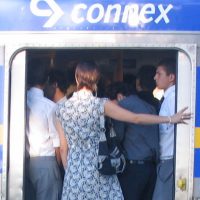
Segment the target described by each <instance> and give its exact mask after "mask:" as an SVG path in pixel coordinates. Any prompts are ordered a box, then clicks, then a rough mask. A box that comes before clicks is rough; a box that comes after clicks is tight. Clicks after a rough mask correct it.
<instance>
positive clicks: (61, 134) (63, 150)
mask: <svg viewBox="0 0 200 200" xmlns="http://www.w3.org/2000/svg"><path fill="white" fill-rule="evenodd" d="M55 124H56V130H57V132H58V134H59V138H60V156H61V160H62V164H63V167H64V169H66V166H67V154H68V144H67V140H66V137H65V134H64V130H63V128H62V126H61V124H60V122H59V121H58V119H56V122H55Z"/></svg>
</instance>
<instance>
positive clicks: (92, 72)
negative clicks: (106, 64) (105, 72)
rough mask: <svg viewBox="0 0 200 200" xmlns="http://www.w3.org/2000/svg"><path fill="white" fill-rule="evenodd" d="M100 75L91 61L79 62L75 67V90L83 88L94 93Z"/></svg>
mask: <svg viewBox="0 0 200 200" xmlns="http://www.w3.org/2000/svg"><path fill="white" fill-rule="evenodd" d="M99 77H100V74H99V70H98V68H97V65H96V64H95V63H94V62H93V61H81V62H79V63H78V64H77V66H76V71H75V78H76V81H77V89H78V90H80V89H82V88H83V87H86V88H87V89H89V90H91V91H93V92H95V91H96V90H97V83H98V80H99Z"/></svg>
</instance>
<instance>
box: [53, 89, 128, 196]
mask: <svg viewBox="0 0 200 200" xmlns="http://www.w3.org/2000/svg"><path fill="white" fill-rule="evenodd" d="M105 102H106V99H100V98H97V97H94V96H93V95H92V93H91V92H89V91H78V92H75V93H74V94H73V96H72V97H71V98H70V99H69V100H67V101H65V102H63V103H62V104H61V105H59V107H58V109H57V111H56V115H57V117H58V119H59V120H60V122H61V124H62V126H63V128H64V131H65V134H66V139H67V142H68V146H69V152H68V158H67V168H66V170H65V178H64V183H63V193H62V200H123V199H124V198H123V195H122V191H121V188H120V185H119V182H118V179H117V176H116V175H112V176H105V175H101V174H99V172H98V170H97V158H98V157H97V155H98V144H99V139H100V115H101V113H102V112H103V111H104V103H105Z"/></svg>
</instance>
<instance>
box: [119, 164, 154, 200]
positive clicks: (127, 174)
mask: <svg viewBox="0 0 200 200" xmlns="http://www.w3.org/2000/svg"><path fill="white" fill-rule="evenodd" d="M118 178H119V182H120V185H121V188H122V192H123V195H124V199H125V200H152V196H153V192H154V187H155V183H156V164H155V163H154V162H150V161H147V162H139V161H138V162H136V161H134V162H133V163H132V164H131V163H130V162H129V161H127V164H126V169H125V171H124V172H123V174H120V175H118Z"/></svg>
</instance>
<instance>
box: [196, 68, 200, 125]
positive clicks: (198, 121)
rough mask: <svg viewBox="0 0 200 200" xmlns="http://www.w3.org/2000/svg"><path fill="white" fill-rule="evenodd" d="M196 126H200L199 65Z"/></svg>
mask: <svg viewBox="0 0 200 200" xmlns="http://www.w3.org/2000/svg"><path fill="white" fill-rule="evenodd" d="M195 124H196V127H200V66H199V67H197V77H196V122H195Z"/></svg>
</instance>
